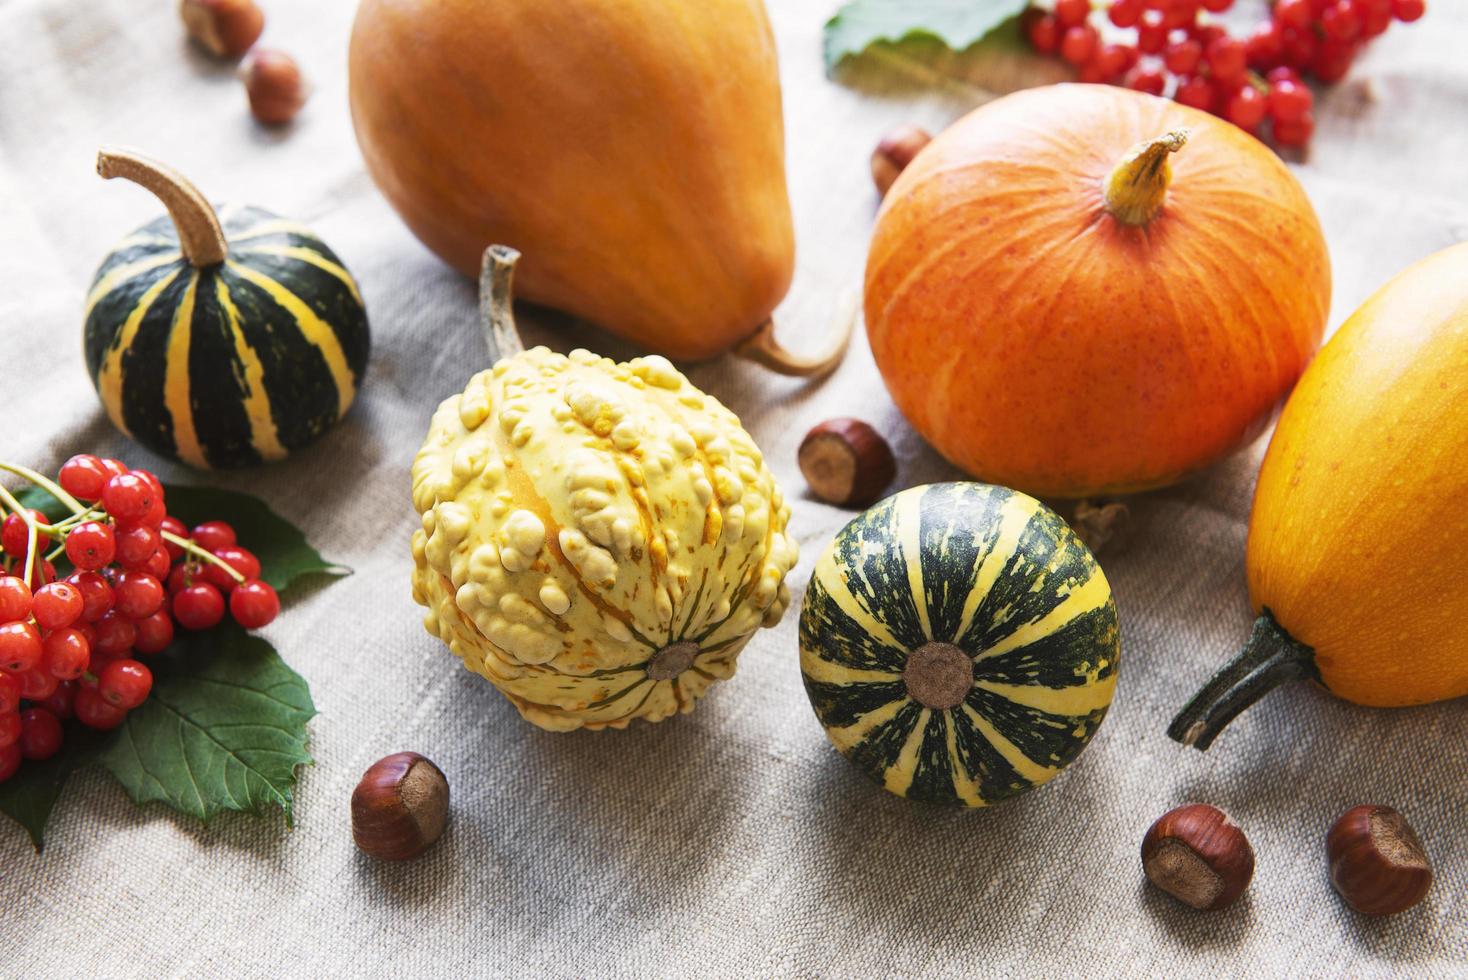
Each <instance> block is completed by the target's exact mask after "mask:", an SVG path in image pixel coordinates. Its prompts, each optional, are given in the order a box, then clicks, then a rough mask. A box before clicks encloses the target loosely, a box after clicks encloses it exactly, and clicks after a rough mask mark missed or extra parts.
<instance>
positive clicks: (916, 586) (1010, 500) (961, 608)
mask: <svg viewBox="0 0 1468 980" xmlns="http://www.w3.org/2000/svg"><path fill="white" fill-rule="evenodd" d="M1120 652H1121V645H1120V633H1119V630H1118V626H1117V618H1116V604H1115V603H1114V602H1113V601H1112V597H1111V588H1110V586H1109V585H1108V584H1107V582H1106V577H1105V576H1104V575H1103V574H1102V573H1101V569H1100V567H1099V566H1097V564H1096V560H1095V559H1094V558H1093V557H1092V556H1091V553H1090V551H1088V550H1087V549H1086V546H1085V545H1084V544H1082V543H1081V541H1080V540H1079V539H1078V538H1077V537H1076V536H1075V534H1074V532H1072V531H1071V529H1070V527H1069V526H1068V525H1067V524H1066V523H1065V521H1063V520H1061V518H1060V517H1059V516H1058V515H1057V514H1056V513H1055V512H1054V511H1052V510H1050V508H1048V507H1046V506H1045V505H1044V504H1042V503H1040V502H1039V501H1038V500H1035V499H1034V498H1032V497H1028V496H1026V495H1024V494H1022V493H1018V492H1016V491H1013V490H1007V489H1005V488H1003V487H995V486H989V485H987V484H983V483H940V484H934V485H931V486H923V487H914V488H913V489H911V490H905V491H903V492H902V493H899V494H897V495H896V496H893V497H889V498H887V499H886V500H884V501H882V502H881V503H879V504H877V505H876V506H875V507H872V508H871V509H870V510H868V511H866V512H865V513H863V514H861V515H860V516H858V517H857V518H856V519H855V520H853V521H852V522H851V523H850V524H848V525H846V527H845V528H844V529H843V530H842V531H841V532H840V533H839V534H838V535H837V536H836V539H835V540H834V541H833V542H832V543H831V545H830V547H828V548H827V549H826V551H825V553H824V554H822V555H821V557H820V560H819V561H818V562H817V563H816V569H815V574H814V575H813V577H812V579H811V583H810V587H809V588H808V589H807V590H806V594H805V605H804V608H803V609H802V611H801V615H800V666H801V671H802V673H803V674H804V676H805V689H806V693H807V694H808V695H809V696H810V701H811V705H812V706H813V707H814V708H815V711H816V715H817V717H818V718H820V721H821V724H822V725H824V726H825V729H826V734H827V736H829V738H830V739H831V741H832V743H833V744H835V746H836V748H838V749H839V750H840V751H841V753H842V754H843V755H845V756H846V757H847V758H848V759H850V760H851V761H852V762H854V763H856V765H857V766H858V767H859V768H860V769H861V770H862V771H863V772H865V773H867V774H868V775H869V776H871V777H873V778H874V779H876V780H877V781H878V782H879V783H881V784H882V786H883V787H884V788H886V789H887V790H888V791H890V792H892V793H896V794H897V795H898V796H905V797H908V798H909V799H914V800H924V801H928V802H937V803H952V804H959V805H963V806H987V805H988V804H991V803H997V802H998V801H1000V800H1004V799H1008V798H1009V797H1011V796H1016V795H1018V794H1020V793H1023V792H1024V791H1025V790H1028V789H1031V788H1033V787H1035V786H1038V785H1040V784H1041V783H1044V782H1046V781H1048V780H1049V779H1051V778H1052V777H1053V776H1055V774H1056V773H1058V772H1059V771H1060V770H1061V769H1063V768H1065V766H1066V765H1068V764H1069V763H1070V762H1071V761H1072V760H1073V759H1074V758H1075V757H1076V756H1077V755H1078V754H1079V753H1080V751H1081V749H1083V748H1085V746H1086V743H1087V742H1088V741H1089V740H1090V738H1091V736H1092V735H1093V734H1094V733H1095V731H1096V728H1097V727H1098V726H1099V725H1100V724H1101V720H1102V719H1103V718H1104V717H1105V716H1106V709H1107V707H1108V706H1109V705H1110V704H1111V696H1112V693H1113V691H1114V690H1115V687H1116V671H1117V664H1118V658H1119V656H1120Z"/></svg>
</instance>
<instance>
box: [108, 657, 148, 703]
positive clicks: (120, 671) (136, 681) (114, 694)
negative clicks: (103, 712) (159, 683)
mask: <svg viewBox="0 0 1468 980" xmlns="http://www.w3.org/2000/svg"><path fill="white" fill-rule="evenodd" d="M151 690H153V672H152V671H151V670H149V669H148V668H147V667H146V666H145V665H144V664H142V663H140V662H139V661H136V660H114V661H112V663H110V664H108V665H107V666H106V667H103V668H102V673H100V674H98V675H97V693H98V694H100V695H102V697H103V698H104V699H106V700H107V702H108V703H109V704H112V705H115V706H116V707H119V708H122V709H123V710H124V711H131V710H132V709H133V708H136V707H137V706H138V705H140V704H142V703H143V702H144V701H146V700H148V692H149V691H151Z"/></svg>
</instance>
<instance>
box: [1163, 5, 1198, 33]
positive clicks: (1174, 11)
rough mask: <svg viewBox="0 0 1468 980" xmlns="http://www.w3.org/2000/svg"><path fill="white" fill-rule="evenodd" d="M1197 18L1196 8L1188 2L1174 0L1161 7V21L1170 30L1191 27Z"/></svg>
mask: <svg viewBox="0 0 1468 980" xmlns="http://www.w3.org/2000/svg"><path fill="white" fill-rule="evenodd" d="M1197 19H1198V8H1197V7H1196V6H1194V5H1193V4H1190V3H1179V2H1174V3H1171V4H1168V5H1167V6H1166V7H1164V8H1163V9H1162V23H1164V24H1166V25H1167V27H1168V28H1169V29H1171V30H1176V29H1177V28H1180V27H1183V28H1186V27H1192V26H1193V22H1194V21H1196V20H1197Z"/></svg>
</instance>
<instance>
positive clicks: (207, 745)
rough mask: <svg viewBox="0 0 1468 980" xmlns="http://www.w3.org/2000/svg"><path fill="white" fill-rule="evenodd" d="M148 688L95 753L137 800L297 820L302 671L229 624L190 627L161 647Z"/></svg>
mask: <svg viewBox="0 0 1468 980" xmlns="http://www.w3.org/2000/svg"><path fill="white" fill-rule="evenodd" d="M164 657H166V658H168V660H169V663H168V664H167V665H166V667H165V668H162V669H159V670H155V681H154V684H153V693H152V694H151V695H149V697H148V700H147V701H146V702H144V703H143V705H142V707H140V708H137V709H135V710H133V711H132V712H130V713H129V714H128V716H127V720H126V721H125V722H123V724H122V726H121V727H120V728H118V729H117V732H116V733H115V736H114V737H113V738H110V739H108V740H107V742H106V743H105V744H103V745H101V746H99V747H98V749H97V752H96V755H95V762H96V763H97V764H98V765H101V766H103V767H104V768H106V769H107V770H109V771H110V772H111V773H112V774H113V775H114V776H116V777H117V779H118V781H119V782H121V783H122V785H123V788H124V789H126V790H127V793H128V795H129V796H131V797H132V798H133V800H134V801H135V802H137V803H149V802H154V801H157V802H162V803H166V804H168V805H169V806H171V807H173V808H174V809H175V810H178V811H180V812H181V813H187V814H190V815H192V816H195V817H198V818H199V819H200V820H203V821H206V822H207V821H208V820H209V819H210V818H211V817H213V816H214V815H215V814H217V813H219V812H220V811H221V810H238V811H242V812H247V813H259V812H261V811H263V810H265V809H266V808H268V807H270V806H279V807H280V808H281V809H282V810H284V811H285V818H286V824H287V825H290V824H291V823H292V821H293V816H294V815H293V812H292V805H293V797H292V789H293V787H294V785H295V779H296V768H297V767H298V766H302V765H306V764H308V763H310V762H311V756H310V754H309V753H307V751H306V722H307V721H308V720H310V719H311V717H312V716H314V715H315V714H316V706H315V705H314V704H313V703H312V701H311V692H310V690H309V689H308V688H307V686H306V681H305V680H304V679H303V678H302V677H301V676H300V675H299V674H297V673H296V672H295V671H293V670H291V669H290V668H289V667H287V666H286V664H285V662H284V661H282V660H281V659H280V657H279V656H277V655H276V652H275V650H274V648H273V647H271V645H270V644H269V643H267V642H265V641H264V640H262V639H260V638H259V637H257V636H252V635H250V634H249V633H246V632H245V631H244V630H242V629H240V628H239V627H238V626H234V625H233V624H226V625H221V626H219V627H217V628H215V629H214V630H211V631H209V632H206V633H194V634H189V635H186V636H185V637H184V638H183V639H182V640H181V641H180V642H178V643H176V644H174V646H173V647H171V648H170V649H169V651H168V652H167V653H166V654H164Z"/></svg>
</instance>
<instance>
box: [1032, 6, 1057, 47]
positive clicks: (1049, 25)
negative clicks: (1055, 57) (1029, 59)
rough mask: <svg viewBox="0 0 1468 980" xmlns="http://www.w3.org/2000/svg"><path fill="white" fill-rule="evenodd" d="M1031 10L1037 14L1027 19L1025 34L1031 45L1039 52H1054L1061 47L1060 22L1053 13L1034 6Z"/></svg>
mask: <svg viewBox="0 0 1468 980" xmlns="http://www.w3.org/2000/svg"><path fill="white" fill-rule="evenodd" d="M1030 10H1031V11H1035V14H1036V16H1034V17H1030V18H1027V19H1026V21H1025V36H1026V37H1028V38H1029V40H1030V47H1032V48H1034V49H1035V51H1036V52H1038V53H1039V54H1054V53H1055V51H1056V49H1057V48H1059V47H1060V22H1059V21H1057V20H1056V19H1055V17H1054V15H1052V14H1044V13H1040V12H1039V11H1037V10H1036V8H1034V7H1031V8H1030Z"/></svg>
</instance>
